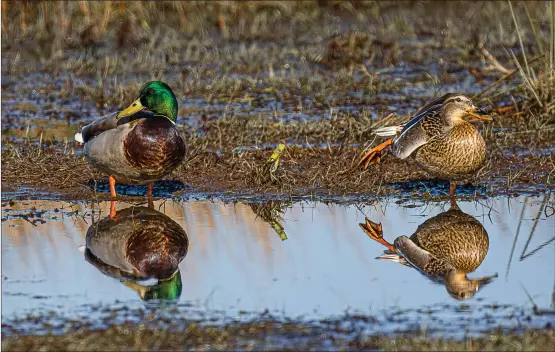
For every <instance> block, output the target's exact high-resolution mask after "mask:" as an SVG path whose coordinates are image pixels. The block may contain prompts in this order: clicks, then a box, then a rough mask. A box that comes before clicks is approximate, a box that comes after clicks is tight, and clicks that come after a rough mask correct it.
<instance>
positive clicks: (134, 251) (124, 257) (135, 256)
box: [85, 207, 189, 281]
mask: <svg viewBox="0 0 555 352" xmlns="http://www.w3.org/2000/svg"><path fill="white" fill-rule="evenodd" d="M85 248H86V249H85V252H86V254H87V255H88V257H89V258H93V259H94V262H95V263H97V264H98V263H103V265H95V266H96V267H97V268H100V269H101V271H102V272H103V273H107V272H111V273H112V274H110V276H112V277H118V278H125V279H133V280H146V279H158V280H160V281H166V280H170V279H171V278H172V277H173V276H174V275H175V274H176V272H177V271H178V266H179V263H180V262H181V261H182V260H183V258H185V255H186V254H187V249H188V248H189V239H188V237H187V234H186V233H185V231H184V230H183V228H182V227H181V226H179V224H177V223H176V222H175V221H173V220H172V219H170V218H169V217H168V216H166V215H164V214H162V213H160V212H158V211H156V210H154V209H151V208H147V207H131V208H126V209H123V210H120V211H118V212H116V214H115V216H113V217H107V218H105V219H102V220H100V221H99V222H97V223H95V224H92V225H91V226H90V227H89V229H88V230H87V238H86V247H85ZM108 268H110V270H108Z"/></svg>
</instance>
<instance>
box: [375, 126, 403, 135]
mask: <svg viewBox="0 0 555 352" xmlns="http://www.w3.org/2000/svg"><path fill="white" fill-rule="evenodd" d="M403 127H405V125H398V126H387V127H380V128H377V129H375V130H374V134H375V135H377V136H380V137H391V136H395V135H397V134H399V133H400V132H401V131H402V130H403Z"/></svg>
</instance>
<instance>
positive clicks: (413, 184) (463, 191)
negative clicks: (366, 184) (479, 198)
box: [388, 180, 486, 196]
mask: <svg viewBox="0 0 555 352" xmlns="http://www.w3.org/2000/svg"><path fill="white" fill-rule="evenodd" d="M388 185H389V186H391V187H393V189H395V190H396V191H401V192H403V193H404V192H409V193H413V192H416V193H418V194H422V193H429V194H430V195H432V196H445V195H449V182H448V181H444V180H418V181H407V182H393V183H389V184H388ZM474 194H478V195H485V194H486V186H485V185H479V184H470V183H467V184H461V185H457V189H456V191H455V195H457V196H461V195H465V196H472V195H474Z"/></svg>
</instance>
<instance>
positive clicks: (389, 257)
mask: <svg viewBox="0 0 555 352" xmlns="http://www.w3.org/2000/svg"><path fill="white" fill-rule="evenodd" d="M376 259H379V260H386V261H388V262H395V263H399V264H403V265H406V266H410V265H409V263H408V262H407V261H406V259H405V258H403V257H401V256H400V255H399V254H395V253H391V252H390V251H384V254H382V255H380V256H379V257H376Z"/></svg>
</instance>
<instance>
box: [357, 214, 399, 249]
mask: <svg viewBox="0 0 555 352" xmlns="http://www.w3.org/2000/svg"><path fill="white" fill-rule="evenodd" d="M358 225H359V226H360V228H361V229H362V230H363V231H364V232H365V233H366V234H367V235H368V237H370V238H371V239H373V240H374V241H376V242H378V243H381V244H382V245H384V246H386V247H387V249H389V250H390V251H391V252H393V253H397V250H396V249H395V247H393V245H392V244H391V243H389V242H387V241H386V240H385V239H384V238H383V232H382V224H376V223H375V222H372V221H370V220H368V219H366V224H358Z"/></svg>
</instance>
